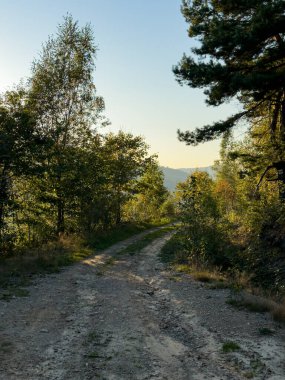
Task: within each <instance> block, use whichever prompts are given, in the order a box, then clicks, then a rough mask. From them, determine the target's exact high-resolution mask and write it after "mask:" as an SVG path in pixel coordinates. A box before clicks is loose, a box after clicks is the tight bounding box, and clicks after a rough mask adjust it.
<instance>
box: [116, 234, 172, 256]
mask: <svg viewBox="0 0 285 380" xmlns="http://www.w3.org/2000/svg"><path fill="white" fill-rule="evenodd" d="M173 229H174V227H165V228H161V229H159V230H157V231H154V232H151V233H149V234H147V235H145V236H143V237H142V238H141V239H139V240H138V241H136V242H134V243H132V244H130V245H129V246H128V247H126V248H124V249H122V250H121V251H120V252H119V254H129V255H131V256H133V255H135V254H136V253H138V252H140V251H141V250H142V249H143V248H145V247H146V246H148V245H149V244H150V243H151V242H152V241H153V240H155V239H157V238H159V237H161V236H163V235H165V234H166V233H167V232H169V231H172V230H173Z"/></svg>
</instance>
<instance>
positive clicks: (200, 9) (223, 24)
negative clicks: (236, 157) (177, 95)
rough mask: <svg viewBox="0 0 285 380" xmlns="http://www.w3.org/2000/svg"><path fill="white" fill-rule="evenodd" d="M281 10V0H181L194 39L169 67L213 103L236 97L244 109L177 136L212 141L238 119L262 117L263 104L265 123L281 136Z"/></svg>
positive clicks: (284, 98)
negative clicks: (267, 113) (189, 51)
mask: <svg viewBox="0 0 285 380" xmlns="http://www.w3.org/2000/svg"><path fill="white" fill-rule="evenodd" d="M284 10H285V4H284V1H283V0H277V1H274V2H272V1H267V0H262V1H256V0H250V1H238V2H233V1H216V0H209V1H208V0H197V1H190V0H183V2H182V13H183V15H184V17H185V19H186V21H187V22H188V23H189V30H188V34H189V37H190V38H193V39H196V40H198V44H195V47H193V48H192V53H193V55H192V56H187V55H185V54H184V56H183V58H182V60H181V61H180V62H179V64H178V65H177V66H175V67H174V69H173V71H174V73H175V75H176V78H177V80H178V82H179V83H180V84H186V85H189V86H190V87H192V88H205V92H204V93H205V95H206V96H207V103H208V104H210V105H213V106H218V105H220V104H222V103H224V102H226V101H228V100H230V99H232V98H235V97H238V99H239V100H240V101H241V102H242V104H243V105H244V110H243V111H242V112H239V113H237V114H235V115H233V116H231V117H229V118H228V119H227V120H225V121H219V122H216V123H214V124H213V125H207V126H205V127H203V128H198V129H196V130H195V131H194V132H190V131H187V132H184V133H183V132H180V131H179V139H180V140H182V141H185V142H186V143H187V144H191V145H196V144H198V143H200V142H203V141H208V140H212V139H214V138H216V137H219V136H221V135H222V134H223V133H224V132H225V131H228V130H229V129H231V128H232V127H233V126H234V125H235V124H236V123H237V121H239V120H240V119H241V118H245V117H246V118H247V119H252V118H256V117H257V116H258V117H260V116H263V115H262V114H263V113H264V112H263V111H264V107H267V109H269V110H270V113H271V115H272V120H271V121H270V123H269V124H270V125H268V126H267V127H268V129H270V130H271V133H272V135H274V136H275V137H276V140H278V139H280V140H283V141H284V131H285V128H284V127H285V124H284V120H283V117H282V114H283V112H284V109H285V93H284V85H285V82H284V60H285V53H284V33H285V30H284V21H285V20H284ZM195 58H197V59H195ZM278 124H279V126H278ZM278 128H279V130H278Z"/></svg>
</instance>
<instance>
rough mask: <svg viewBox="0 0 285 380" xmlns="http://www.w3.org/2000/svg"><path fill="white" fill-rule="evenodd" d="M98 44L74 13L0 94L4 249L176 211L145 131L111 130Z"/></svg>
mask: <svg viewBox="0 0 285 380" xmlns="http://www.w3.org/2000/svg"><path fill="white" fill-rule="evenodd" d="M96 49H97V48H96V46H95V42H94V36H93V32H92V30H91V28H90V26H85V27H83V28H80V27H79V26H78V23H77V22H76V21H74V20H73V18H72V16H69V15H68V16H67V17H65V18H64V21H63V23H62V24H61V25H59V27H58V31H57V35H56V36H55V37H50V38H49V40H48V41H47V42H46V43H45V44H44V45H43V47H42V51H41V54H40V56H39V58H38V59H36V60H35V61H34V63H33V66H32V69H31V76H30V78H29V79H28V81H27V83H25V84H23V83H21V84H20V85H19V86H18V87H16V88H15V89H13V90H11V91H7V92H6V93H4V94H2V95H1V106H0V128H1V129H0V134H1V137H0V144H1V147H0V152H1V156H0V160H1V162H0V165H1V174H0V183H1V190H0V191H1V194H0V245H1V257H2V258H3V257H5V256H9V255H11V254H17V253H19V252H21V251H23V250H25V249H26V248H28V247H35V246H39V245H42V244H45V243H47V242H48V241H51V240H55V239H58V238H60V237H61V236H64V235H72V234H73V235H76V234H77V235H84V236H86V235H91V234H92V233H94V234H97V235H100V234H101V233H103V232H104V231H107V230H110V229H111V228H114V227H115V226H118V225H120V224H122V223H127V222H130V223H131V222H146V223H148V222H153V221H159V220H160V219H163V218H164V217H167V213H168V211H170V212H171V210H170V208H169V201H168V198H169V194H168V192H167V190H166V189H165V187H164V185H163V176H162V173H161V171H160V170H159V167H158V162H157V157H156V156H153V155H152V156H151V155H150V154H149V153H148V146H147V144H146V142H145V141H144V139H143V138H142V137H140V136H133V135H132V134H130V133H124V132H119V133H117V134H114V133H105V132H104V126H106V125H108V123H109V122H108V120H106V118H104V116H103V112H104V100H103V98H102V97H100V96H98V95H97V94H96V88H95V85H94V81H93V74H94V69H95V57H96ZM168 209H169V210H168Z"/></svg>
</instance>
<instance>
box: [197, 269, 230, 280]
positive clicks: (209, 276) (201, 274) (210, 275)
mask: <svg viewBox="0 0 285 380" xmlns="http://www.w3.org/2000/svg"><path fill="white" fill-rule="evenodd" d="M192 276H193V278H194V279H195V280H197V281H201V282H206V283H210V282H211V283H212V282H217V283H218V282H221V283H222V282H224V278H223V277H222V276H221V275H220V274H219V273H215V272H209V271H205V270H204V271H195V272H193V273H192Z"/></svg>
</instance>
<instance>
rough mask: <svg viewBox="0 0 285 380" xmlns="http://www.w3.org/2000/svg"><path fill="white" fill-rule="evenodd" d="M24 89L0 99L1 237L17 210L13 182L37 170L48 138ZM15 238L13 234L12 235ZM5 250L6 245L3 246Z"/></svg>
mask: <svg viewBox="0 0 285 380" xmlns="http://www.w3.org/2000/svg"><path fill="white" fill-rule="evenodd" d="M26 96H27V94H26V92H25V91H24V90H23V89H22V88H18V89H16V90H13V91H9V92H6V93H5V94H4V95H3V96H2V98H1V99H0V238H1V239H3V236H4V231H5V229H6V227H7V223H6V219H7V217H8V216H9V215H10V216H11V214H12V212H13V209H14V208H15V202H14V201H13V181H14V178H15V177H18V178H23V176H29V175H32V174H34V173H35V171H36V170H37V160H36V157H37V158H39V156H40V152H41V151H42V149H43V147H44V139H42V137H41V136H40V134H39V133H38V131H37V129H36V124H35V121H34V119H33V117H32V115H31V113H30V112H29V110H28V109H27V107H26V104H25V99H26ZM10 238H11V236H10ZM2 249H3V247H2Z"/></svg>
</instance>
